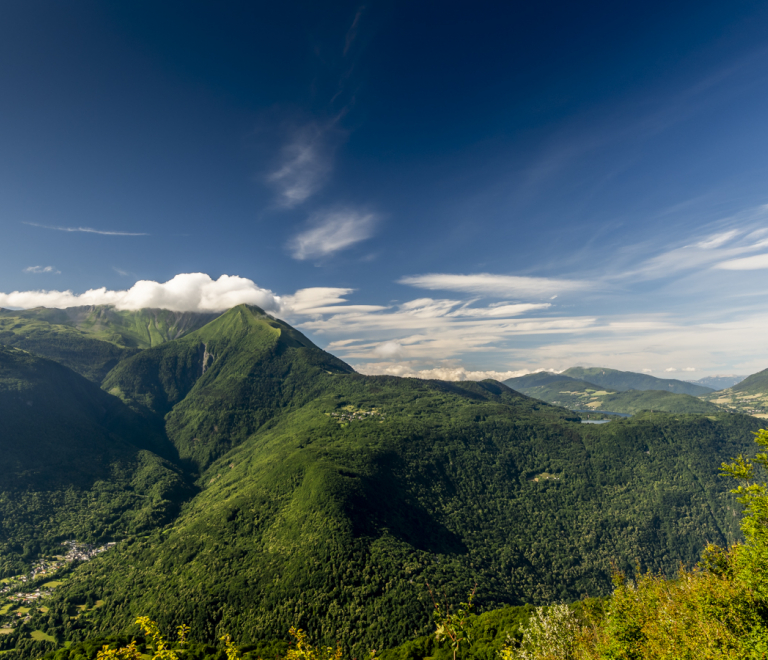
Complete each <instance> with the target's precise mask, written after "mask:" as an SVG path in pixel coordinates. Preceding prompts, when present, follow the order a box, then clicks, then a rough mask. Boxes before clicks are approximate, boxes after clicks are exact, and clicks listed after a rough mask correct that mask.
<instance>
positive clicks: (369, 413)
mask: <svg viewBox="0 0 768 660" xmlns="http://www.w3.org/2000/svg"><path fill="white" fill-rule="evenodd" d="M327 414H330V416H331V417H333V418H334V419H335V420H336V421H337V422H357V421H360V420H361V419H366V418H367V417H381V418H383V417H384V415H383V414H382V413H380V412H379V411H378V410H376V409H374V410H350V411H343V412H332V413H326V415H327Z"/></svg>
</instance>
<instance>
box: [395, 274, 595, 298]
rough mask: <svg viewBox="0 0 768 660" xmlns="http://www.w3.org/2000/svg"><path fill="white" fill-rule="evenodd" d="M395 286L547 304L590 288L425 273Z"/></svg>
mask: <svg viewBox="0 0 768 660" xmlns="http://www.w3.org/2000/svg"><path fill="white" fill-rule="evenodd" d="M398 282H399V283H400V284H408V285H410V286H415V287H418V288H421V289H430V290H433V291H436V290H439V291H459V292H462V293H472V294H485V295H494V296H515V297H521V298H540V297H545V296H546V297H548V298H549V299H550V300H552V299H553V298H554V297H557V294H560V293H567V292H570V291H585V290H587V289H591V288H592V287H593V286H594V285H593V284H592V283H590V282H586V281H581V280H563V279H551V278H548V277H522V276H517V275H493V274H491V273H475V274H472V275H454V274H450V273H429V274H426V275H412V276H410V277H403V278H401V279H400V280H398ZM553 294H554V296H553Z"/></svg>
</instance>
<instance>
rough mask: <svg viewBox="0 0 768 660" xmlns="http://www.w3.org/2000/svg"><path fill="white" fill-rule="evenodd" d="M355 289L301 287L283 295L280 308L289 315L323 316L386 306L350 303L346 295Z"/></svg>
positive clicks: (377, 309)
mask: <svg viewBox="0 0 768 660" xmlns="http://www.w3.org/2000/svg"><path fill="white" fill-rule="evenodd" d="M352 291H353V289H338V288H332V287H320V286H317V287H311V288H309V289H299V290H298V291H297V292H296V293H294V294H293V295H290V296H282V298H281V305H280V309H281V311H282V313H283V314H285V315H287V316H297V315H298V316H322V315H323V314H335V313H338V312H340V311H344V312H346V313H350V312H377V311H380V310H382V309H386V307H382V306H381V305H349V304H346V303H347V299H346V298H345V297H344V296H347V295H349V294H350V293H352Z"/></svg>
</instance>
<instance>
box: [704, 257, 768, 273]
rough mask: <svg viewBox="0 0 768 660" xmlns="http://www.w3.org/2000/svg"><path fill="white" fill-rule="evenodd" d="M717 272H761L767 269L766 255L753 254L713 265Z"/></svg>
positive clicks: (767, 259)
mask: <svg viewBox="0 0 768 660" xmlns="http://www.w3.org/2000/svg"><path fill="white" fill-rule="evenodd" d="M715 268H717V269H719V270H762V269H764V268H768V254H755V255H753V256H751V257H742V258H741V259H729V260H728V261H721V262H720V263H719V264H715Z"/></svg>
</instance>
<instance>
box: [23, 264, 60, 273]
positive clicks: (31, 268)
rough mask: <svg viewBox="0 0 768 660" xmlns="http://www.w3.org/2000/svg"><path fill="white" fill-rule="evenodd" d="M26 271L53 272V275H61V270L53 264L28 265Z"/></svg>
mask: <svg viewBox="0 0 768 660" xmlns="http://www.w3.org/2000/svg"><path fill="white" fill-rule="evenodd" d="M24 272H25V273H51V274H53V275H61V271H60V270H56V269H55V268H54V267H53V266H27V267H26V268H25V269H24Z"/></svg>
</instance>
